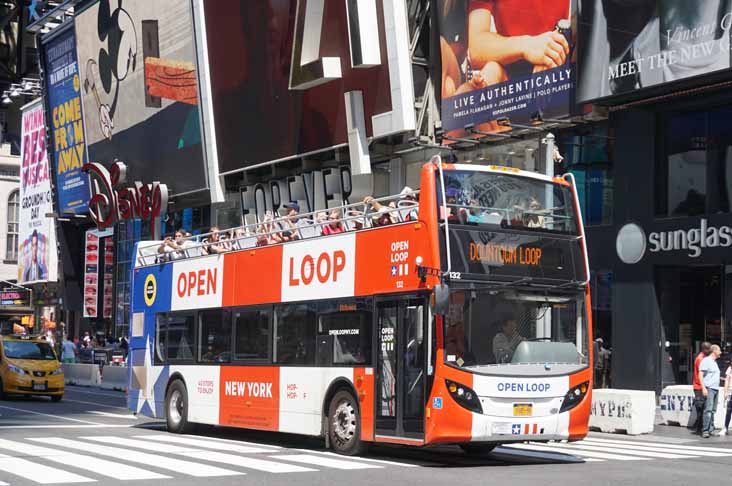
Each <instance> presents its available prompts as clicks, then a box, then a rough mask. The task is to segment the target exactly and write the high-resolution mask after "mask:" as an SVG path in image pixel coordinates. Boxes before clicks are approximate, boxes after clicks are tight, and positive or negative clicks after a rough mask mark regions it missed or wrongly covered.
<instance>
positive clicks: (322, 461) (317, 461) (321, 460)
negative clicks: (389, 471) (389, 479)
mask: <svg viewBox="0 0 732 486" xmlns="http://www.w3.org/2000/svg"><path fill="white" fill-rule="evenodd" d="M269 457H271V458H273V459H279V460H281V461H292V462H299V463H301V464H309V465H313V466H325V467H332V468H335V469H379V468H381V466H377V465H376V464H366V463H363V462H356V461H344V460H343V459H331V458H329V457H322V456H317V455H314V454H288V455H284V454H283V455H281V456H269Z"/></svg>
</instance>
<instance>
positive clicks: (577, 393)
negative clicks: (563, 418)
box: [559, 381, 590, 413]
mask: <svg viewBox="0 0 732 486" xmlns="http://www.w3.org/2000/svg"><path fill="white" fill-rule="evenodd" d="M589 389H590V382H589V381H586V382H584V383H582V384H581V385H577V386H576V387H574V388H572V389H571V390H569V391H568V392H567V394H566V395H564V400H563V401H562V408H560V409H559V413H562V412H566V411H567V410H571V409H573V408H574V407H576V406H577V405H578V404H579V403H580V402H581V401H582V399H583V398H585V395H587V391H588V390H589Z"/></svg>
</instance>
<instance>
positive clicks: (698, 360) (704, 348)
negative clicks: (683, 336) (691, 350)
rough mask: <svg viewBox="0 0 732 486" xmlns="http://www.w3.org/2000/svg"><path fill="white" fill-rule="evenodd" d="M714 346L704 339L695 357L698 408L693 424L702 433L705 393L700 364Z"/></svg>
mask: <svg viewBox="0 0 732 486" xmlns="http://www.w3.org/2000/svg"><path fill="white" fill-rule="evenodd" d="M711 347H712V343H710V342H708V341H704V342H703V343H701V351H699V354H697V355H696V358H694V378H693V380H692V385H693V386H694V408H695V409H696V422H694V425H692V426H691V428H692V429H694V431H695V432H696V433H697V434H700V435H701V433H702V423H703V421H704V419H703V417H702V415H703V414H704V395H703V394H702V385H701V381H699V365H701V362H702V360H703V359H704V358H706V357H707V356H709V350H710V349H711Z"/></svg>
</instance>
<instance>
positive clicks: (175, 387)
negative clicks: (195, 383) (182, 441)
mask: <svg viewBox="0 0 732 486" xmlns="http://www.w3.org/2000/svg"><path fill="white" fill-rule="evenodd" d="M165 420H166V422H167V425H168V431H169V432H172V433H174V434H185V433H187V432H188V431H189V430H190V424H189V423H188V390H186V386H185V385H184V384H183V382H182V381H180V380H175V381H174V382H173V383H171V384H170V387H169V388H168V393H167V394H166V395H165Z"/></svg>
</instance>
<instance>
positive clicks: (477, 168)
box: [446, 164, 569, 185]
mask: <svg viewBox="0 0 732 486" xmlns="http://www.w3.org/2000/svg"><path fill="white" fill-rule="evenodd" d="M446 170H464V171H468V172H490V173H494V174H513V175H517V176H521V177H528V178H530V179H536V180H540V181H543V182H549V183H553V184H562V185H569V183H568V182H567V181H566V180H564V179H563V178H562V177H558V176H555V177H550V176H548V175H545V174H541V173H539V172H533V171H528V170H521V169H518V168H516V167H506V166H502V165H474V164H449V165H448V166H447V168H446Z"/></svg>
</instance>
